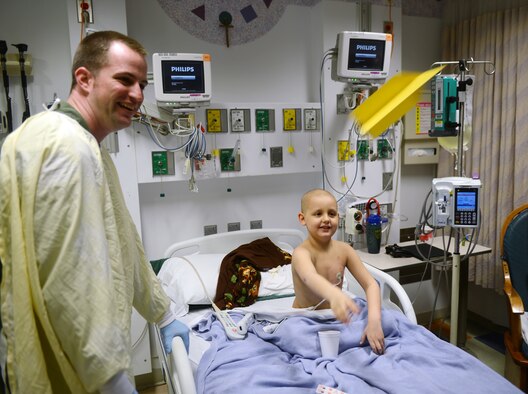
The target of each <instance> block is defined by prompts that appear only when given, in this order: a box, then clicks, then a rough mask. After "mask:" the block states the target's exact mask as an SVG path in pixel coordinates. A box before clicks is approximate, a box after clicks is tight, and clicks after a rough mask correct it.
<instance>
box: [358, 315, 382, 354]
mask: <svg viewBox="0 0 528 394" xmlns="http://www.w3.org/2000/svg"><path fill="white" fill-rule="evenodd" d="M365 339H367V340H368V343H369V345H370V347H371V348H372V351H373V352H374V353H376V354H383V353H384V352H385V335H384V334H383V329H382V327H381V321H380V320H377V321H375V322H371V321H369V322H368V323H367V327H366V328H365V331H364V332H363V336H362V337H361V341H360V342H359V344H362V343H364V342H365Z"/></svg>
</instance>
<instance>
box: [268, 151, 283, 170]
mask: <svg viewBox="0 0 528 394" xmlns="http://www.w3.org/2000/svg"><path fill="white" fill-rule="evenodd" d="M282 165H283V160H282V146H272V147H270V167H271V168H276V167H282Z"/></svg>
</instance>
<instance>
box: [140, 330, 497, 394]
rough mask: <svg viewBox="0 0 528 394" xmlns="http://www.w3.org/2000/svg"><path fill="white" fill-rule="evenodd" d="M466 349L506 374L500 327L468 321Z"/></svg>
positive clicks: (154, 390)
mask: <svg viewBox="0 0 528 394" xmlns="http://www.w3.org/2000/svg"><path fill="white" fill-rule="evenodd" d="M431 331H432V332H434V333H435V334H436V335H438V336H440V337H441V338H442V337H445V335H446V334H448V333H449V325H448V324H447V323H444V322H440V323H437V324H436V325H435V324H433V326H432V327H431ZM465 350H466V351H467V352H468V353H470V354H471V355H473V356H475V357H476V358H478V359H479V360H480V361H482V362H483V363H484V364H486V365H487V366H488V367H490V368H491V369H493V370H494V371H496V372H497V373H499V374H500V375H502V376H504V365H505V355H504V342H503V333H502V332H501V330H500V329H497V328H493V329H490V327H487V326H485V325H482V324H479V323H477V322H473V321H468V324H467V339H466V346H465ZM139 393H141V394H167V393H168V390H167V386H166V385H164V384H162V385H158V386H154V387H150V388H146V389H144V390H140V391H139Z"/></svg>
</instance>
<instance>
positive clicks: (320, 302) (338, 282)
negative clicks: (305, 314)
mask: <svg viewBox="0 0 528 394" xmlns="http://www.w3.org/2000/svg"><path fill="white" fill-rule="evenodd" d="M336 279H337V282H336V283H334V284H333V285H334V286H339V285H340V284H341V282H342V281H343V275H342V274H341V272H338V273H337V275H336ZM325 301H326V298H323V299H322V300H321V301H319V302H318V303H317V304H316V305H314V306H311V307H309V308H308V310H310V311H315V310H316V309H317V308H318V307H319V306H320V305H321V304H322V303H323V302H325Z"/></svg>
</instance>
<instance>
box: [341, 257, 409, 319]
mask: <svg viewBox="0 0 528 394" xmlns="http://www.w3.org/2000/svg"><path fill="white" fill-rule="evenodd" d="M363 264H364V265H365V268H366V269H367V270H368V271H369V272H370V274H371V275H372V276H373V277H374V279H376V281H377V282H378V284H379V286H380V292H381V305H383V306H384V307H385V308H390V309H396V310H399V311H401V312H403V314H404V315H405V316H407V317H408V318H409V320H410V321H412V322H413V323H414V324H417V320H416V313H415V312H414V308H413V306H412V303H411V300H410V299H409V296H408V295H407V293H406V292H405V290H404V289H403V287H402V285H401V284H400V283H399V282H398V281H397V280H396V279H394V278H393V277H392V276H390V275H389V274H387V273H386V272H383V271H381V270H379V269H377V268H376V267H373V266H371V265H369V264H366V263H363ZM345 276H346V278H347V282H348V290H349V291H350V292H352V293H353V294H355V295H357V296H361V297H363V298H365V292H364V291H363V288H362V287H361V286H360V285H359V283H358V282H357V280H356V279H355V278H354V277H353V276H352V274H351V273H350V272H349V271H348V270H346V271H345ZM392 294H394V295H395V296H396V298H397V300H398V304H399V305H398V304H396V303H394V302H393V301H392V300H391V295H392Z"/></svg>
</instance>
